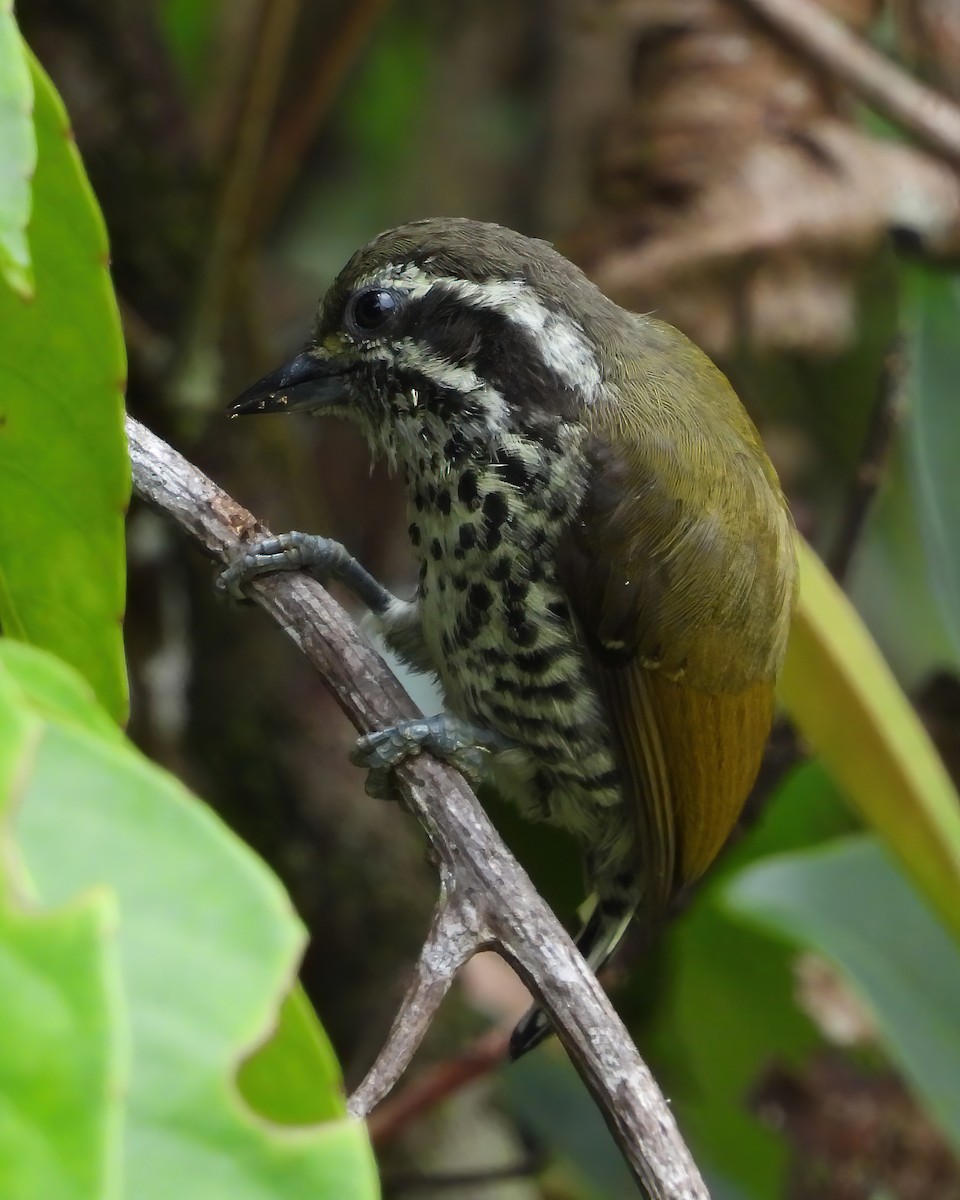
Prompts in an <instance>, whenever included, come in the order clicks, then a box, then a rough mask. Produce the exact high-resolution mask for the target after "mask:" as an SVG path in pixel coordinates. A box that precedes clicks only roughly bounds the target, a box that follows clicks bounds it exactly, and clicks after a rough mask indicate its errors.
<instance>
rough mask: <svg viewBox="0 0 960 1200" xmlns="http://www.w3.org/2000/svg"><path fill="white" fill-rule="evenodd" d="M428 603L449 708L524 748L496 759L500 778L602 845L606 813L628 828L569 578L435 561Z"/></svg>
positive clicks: (531, 808)
mask: <svg viewBox="0 0 960 1200" xmlns="http://www.w3.org/2000/svg"><path fill="white" fill-rule="evenodd" d="M533 573H534V575H535V576H536V575H537V574H539V572H537V571H534V572H533ZM420 611H421V616H422V622H423V631H424V636H425V639H426V642H427V646H428V649H429V651H430V656H431V659H432V661H433V663H434V664H435V666H436V670H437V674H438V676H439V679H440V682H441V684H442V686H443V689H444V693H445V697H446V702H447V708H448V709H449V710H450V711H451V712H453V713H455V714H456V715H457V716H460V717H463V718H465V719H467V720H469V721H472V722H473V723H475V724H478V725H481V726H483V727H484V728H487V729H492V730H495V731H496V732H497V733H499V734H501V735H502V736H504V737H506V738H508V739H510V741H511V742H512V743H513V745H514V748H513V749H511V750H508V751H505V752H504V753H502V754H498V755H496V756H494V758H493V761H492V763H491V773H492V775H493V777H494V781H495V782H496V784H497V786H498V787H499V788H500V789H501V790H502V791H503V792H505V793H506V794H507V795H508V796H509V797H510V798H511V799H512V800H514V801H515V802H516V803H518V805H519V806H520V807H521V809H522V810H523V811H524V812H525V813H526V814H527V815H528V816H530V817H531V818H534V819H541V820H548V821H550V822H551V823H552V824H556V825H559V826H561V827H563V828H565V829H567V830H568V831H569V832H571V833H573V834H575V835H577V836H578V837H581V838H583V839H584V840H585V841H590V842H592V843H596V842H597V841H598V838H599V840H601V841H602V840H604V838H603V834H602V831H600V830H598V828H597V825H598V821H599V822H601V823H602V822H603V819H604V810H606V812H607V813H608V814H609V823H610V824H611V825H614V824H615V825H616V827H617V828H616V829H614V828H611V829H610V837H611V838H614V837H617V838H620V837H622V831H621V830H620V826H621V824H622V822H621V820H620V819H619V817H617V818H616V819H615V820H614V814H613V812H612V811H611V810H614V809H619V806H620V804H621V801H622V789H621V782H620V773H619V770H618V767H617V761H616V754H615V750H614V746H613V742H612V735H611V733H610V729H609V724H608V721H607V719H606V716H605V713H604V712H603V709H602V705H601V702H600V699H599V697H598V695H597V691H596V689H595V687H594V684H593V682H592V679H591V678H590V673H589V669H588V666H587V661H586V658H585V656H584V652H583V649H582V647H581V646H580V644H579V642H578V640H577V635H576V630H575V627H574V625H573V622H572V620H571V618H570V615H569V612H568V611H567V606H566V601H565V598H564V596H563V593H562V591H561V589H560V588H559V586H558V585H557V584H556V583H555V582H553V581H552V580H551V579H550V578H549V575H547V574H546V573H544V574H543V576H542V577H540V578H534V579H533V580H532V581H531V579H530V578H529V573H525V574H521V573H520V572H517V573H515V574H514V575H512V576H511V577H510V578H509V579H496V578H492V577H491V575H490V563H489V560H488V559H485V558H484V557H482V556H477V558H476V560H475V561H474V562H472V563H471V562H468V561H458V562H457V569H456V570H454V571H449V570H444V564H443V563H427V564H425V566H424V570H423V573H422V575H421V584H420Z"/></svg>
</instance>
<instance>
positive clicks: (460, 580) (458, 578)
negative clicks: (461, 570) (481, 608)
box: [453, 575, 469, 592]
mask: <svg viewBox="0 0 960 1200" xmlns="http://www.w3.org/2000/svg"><path fill="white" fill-rule="evenodd" d="M453 586H454V587H455V588H456V590H457V591H458V592H465V591H466V590H467V588H468V587H469V584H468V583H467V580H466V576H464V575H454V576H453Z"/></svg>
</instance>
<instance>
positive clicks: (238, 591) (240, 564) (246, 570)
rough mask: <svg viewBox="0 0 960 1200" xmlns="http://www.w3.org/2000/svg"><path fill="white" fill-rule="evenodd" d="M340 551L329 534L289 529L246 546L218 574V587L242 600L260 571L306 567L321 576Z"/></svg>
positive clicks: (341, 555) (336, 559)
mask: <svg viewBox="0 0 960 1200" xmlns="http://www.w3.org/2000/svg"><path fill="white" fill-rule="evenodd" d="M343 554H344V551H343V547H342V546H341V545H340V543H339V542H335V541H334V540H333V539H332V538H325V537H319V536H317V535H316V534H311V533H300V532H298V531H297V530H295V529H292V530H290V532H289V533H278V534H275V535H273V536H272V537H268V538H263V539H262V540H261V541H259V542H253V543H252V544H251V545H249V546H247V547H246V548H245V550H244V552H243V554H241V555H240V556H239V557H238V558H236V559H235V560H234V561H233V562H232V563H231V564H230V565H229V566H228V567H227V568H226V569H225V570H223V571H221V572H220V574H219V575H218V576H217V587H218V588H219V589H220V590H221V591H224V592H226V593H227V594H228V595H230V596H232V597H233V598H234V599H235V600H245V599H246V596H245V595H244V588H245V587H246V585H247V584H248V583H249V582H250V581H251V580H252V579H256V578H257V577H258V576H260V575H268V574H270V573H271V572H273V571H300V570H304V569H308V570H309V571H310V573H311V574H312V575H314V576H315V577H321V576H322V575H323V573H324V570H325V568H329V569H333V567H334V565H335V564H336V562H338V561H339V559H340V558H342V557H343Z"/></svg>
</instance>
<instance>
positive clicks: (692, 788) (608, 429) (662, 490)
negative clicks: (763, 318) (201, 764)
mask: <svg viewBox="0 0 960 1200" xmlns="http://www.w3.org/2000/svg"><path fill="white" fill-rule="evenodd" d="M636 321H637V325H636V329H637V338H636V344H635V348H634V353H633V355H632V356H631V357H630V358H629V359H626V360H624V361H622V362H620V363H619V364H618V367H617V371H616V373H615V377H614V379H612V380H611V381H610V382H611V383H613V384H614V385H615V386H612V387H610V388H609V389H608V392H607V397H608V398H607V399H601V400H599V401H598V402H596V403H595V404H594V405H592V406H591V407H590V408H589V409H586V410H585V412H584V420H585V422H586V424H587V427H588V429H589V430H590V440H588V444H587V453H588V456H589V457H590V459H591V465H592V470H591V472H590V479H591V485H590V488H589V491H588V495H587V497H586V500H585V503H584V505H583V509H582V511H581V514H580V517H581V519H580V521H579V522H578V524H577V525H576V527H575V528H574V529H572V530H571V531H570V532H569V534H568V536H567V538H566V541H565V544H564V545H563V546H562V547H561V552H560V559H559V561H560V570H561V578H562V580H563V583H564V586H565V589H566V591H567V594H568V596H569V598H570V602H571V605H572V607H573V610H574V612H575V613H576V616H577V620H578V622H579V624H580V626H581V630H582V633H583V637H584V641H585V643H586V645H587V647H588V649H589V652H590V654H591V655H592V658H593V661H594V664H595V667H596V678H597V681H598V687H599V690H600V693H601V696H602V699H603V701H604V703H605V705H606V707H607V710H608V713H609V715H610V719H611V724H612V727H613V728H614V730H615V732H616V735H617V739H618V742H619V745H620V750H621V760H622V769H623V771H624V775H625V777H626V780H627V785H626V786H627V791H628V793H629V794H630V798H631V802H632V807H633V809H634V811H635V813H636V817H637V841H638V854H639V862H638V870H640V871H641V872H642V875H643V879H644V885H645V889H646V892H647V895H648V901H649V904H650V905H651V906H652V907H653V908H655V909H658V910H659V909H661V908H662V907H663V906H664V904H665V903H666V901H667V900H668V899H669V896H670V894H671V893H672V892H673V891H674V889H675V888H677V887H679V886H682V885H683V884H684V883H686V882H689V881H690V880H691V879H694V878H696V877H697V876H698V875H700V874H701V873H702V872H703V871H704V870H705V869H706V867H707V866H708V865H709V863H710V862H711V861H712V859H713V858H714V856H715V855H716V853H717V852H718V850H719V849H720V847H721V846H722V844H723V842H724V841H725V839H726V837H727V835H728V834H729V832H730V830H731V829H732V828H733V825H734V824H735V823H736V820H737V817H738V815H739V813H740V810H741V807H742V805H743V802H744V800H745V798H746V796H747V793H748V792H749V790H750V787H751V785H752V783H753V781H754V779H755V777H756V773H757V770H758V769H759V765H760V758H761V755H762V752H763V747H764V744H765V742H766V738H767V735H768V733H769V729H770V722H771V719H772V714H773V696H774V683H775V678H776V674H777V672H778V670H779V667H780V664H781V662H782V658H783V654H784V650H785V646H786V637H787V631H788V625H789V619H790V614H791V611H792V605H793V600H794V594H795V590H796V559H795V550H794V534H793V526H792V522H791V520H790V517H789V514H788V512H787V508H786V504H785V502H784V499H783V496H782V493H781V491H780V486H779V483H778V481H777V478H776V474H775V472H774V470H773V467H772V466H771V464H770V462H769V459H768V458H767V456H766V453H765V452H764V450H763V447H762V445H761V443H760V439H759V436H758V434H757V432H756V429H755V428H754V426H753V424H752V422H751V421H750V419H749V417H748V416H747V414H746V412H745V411H744V409H743V407H742V405H741V404H740V401H739V400H738V399H737V397H736V395H735V394H734V392H733V390H732V388H731V387H730V385H729V383H728V382H727V380H726V378H725V377H724V376H723V375H722V374H721V373H720V371H719V370H718V369H717V368H716V367H715V366H714V365H713V364H712V363H711V362H710V360H709V359H708V358H707V357H706V356H705V355H703V354H702V353H701V352H700V351H699V350H697V349H696V348H695V347H694V346H693V345H692V344H691V343H690V342H688V341H687V339H686V338H684V337H683V335H682V334H680V333H679V332H678V331H677V330H674V329H672V328H671V327H670V326H667V325H663V324H661V323H660V322H657V321H653V320H651V319H649V318H641V317H638V318H637V319H636ZM612 397H616V400H614V399H612Z"/></svg>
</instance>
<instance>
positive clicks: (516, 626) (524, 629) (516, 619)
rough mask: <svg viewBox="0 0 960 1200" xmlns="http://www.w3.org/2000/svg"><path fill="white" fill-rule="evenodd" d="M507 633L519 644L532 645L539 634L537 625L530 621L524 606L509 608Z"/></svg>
mask: <svg viewBox="0 0 960 1200" xmlns="http://www.w3.org/2000/svg"><path fill="white" fill-rule="evenodd" d="M507 633H508V634H509V635H510V640H511V641H512V642H515V643H516V644H517V645H518V646H532V645H533V644H534V642H536V640H537V637H538V636H539V630H538V629H537V627H536V625H534V624H533V623H532V622H530V621H528V620H527V619H526V617H525V616H524V610H523V609H522V608H513V607H511V608H508V609H507Z"/></svg>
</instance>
